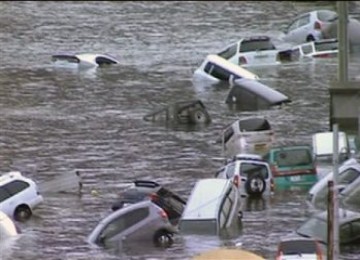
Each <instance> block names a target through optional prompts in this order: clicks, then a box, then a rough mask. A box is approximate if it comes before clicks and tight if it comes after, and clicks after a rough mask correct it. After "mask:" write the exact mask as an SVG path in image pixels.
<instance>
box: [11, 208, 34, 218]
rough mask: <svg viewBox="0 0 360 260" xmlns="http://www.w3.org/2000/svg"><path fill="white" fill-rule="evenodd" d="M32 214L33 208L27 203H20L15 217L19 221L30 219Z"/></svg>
mask: <svg viewBox="0 0 360 260" xmlns="http://www.w3.org/2000/svg"><path fill="white" fill-rule="evenodd" d="M31 215H32V212H31V209H30V208H29V206H27V205H20V206H18V207H17V208H16V209H15V212H14V219H15V220H16V221H19V222H23V221H26V220H28V219H29V218H30V217H31Z"/></svg>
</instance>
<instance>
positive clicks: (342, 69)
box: [337, 1, 349, 85]
mask: <svg viewBox="0 0 360 260" xmlns="http://www.w3.org/2000/svg"><path fill="white" fill-rule="evenodd" d="M337 10H338V17H339V18H338V24H337V36H338V37H337V38H338V62H339V67H338V79H339V83H340V84H341V85H343V84H344V83H346V82H347V81H348V79H349V76H348V60H349V38H348V1H337Z"/></svg>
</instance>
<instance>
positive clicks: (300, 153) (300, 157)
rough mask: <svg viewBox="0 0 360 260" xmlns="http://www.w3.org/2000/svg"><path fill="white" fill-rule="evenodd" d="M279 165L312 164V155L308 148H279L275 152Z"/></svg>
mask: <svg viewBox="0 0 360 260" xmlns="http://www.w3.org/2000/svg"><path fill="white" fill-rule="evenodd" d="M274 158H275V162H276V164H277V165H278V166H279V167H294V166H306V165H309V164H312V163H313V161H312V156H311V153H310V151H309V150H308V149H294V150H279V151H276V152H275V153H274Z"/></svg>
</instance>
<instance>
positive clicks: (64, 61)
mask: <svg viewBox="0 0 360 260" xmlns="http://www.w3.org/2000/svg"><path fill="white" fill-rule="evenodd" d="M51 60H52V62H53V63H54V65H58V66H70V67H72V66H75V67H83V68H87V67H99V66H100V67H101V66H104V65H111V64H118V63H119V61H118V60H117V59H115V58H114V57H112V56H110V55H108V54H97V53H79V54H71V53H61V54H54V55H52V56H51Z"/></svg>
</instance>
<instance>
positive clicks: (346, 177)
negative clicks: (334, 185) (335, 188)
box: [338, 168, 360, 184]
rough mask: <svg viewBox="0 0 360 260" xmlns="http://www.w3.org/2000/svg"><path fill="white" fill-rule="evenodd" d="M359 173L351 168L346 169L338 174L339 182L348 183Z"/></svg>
mask: <svg viewBox="0 0 360 260" xmlns="http://www.w3.org/2000/svg"><path fill="white" fill-rule="evenodd" d="M359 175H360V173H359V172H358V171H356V170H355V169H353V168H350V169H347V170H346V171H344V172H343V173H342V174H340V175H339V177H338V178H339V184H350V183H352V182H353V181H354V180H356V179H357V178H358V177H359Z"/></svg>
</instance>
